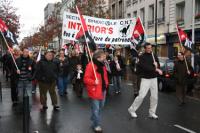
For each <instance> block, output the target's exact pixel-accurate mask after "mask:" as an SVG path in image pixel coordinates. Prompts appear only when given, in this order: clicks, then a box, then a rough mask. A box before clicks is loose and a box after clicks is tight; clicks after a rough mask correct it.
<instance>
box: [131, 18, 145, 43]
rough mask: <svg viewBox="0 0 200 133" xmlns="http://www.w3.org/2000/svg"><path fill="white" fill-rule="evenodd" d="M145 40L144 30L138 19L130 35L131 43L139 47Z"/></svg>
mask: <svg viewBox="0 0 200 133" xmlns="http://www.w3.org/2000/svg"><path fill="white" fill-rule="evenodd" d="M144 40H145V30H144V28H143V25H142V22H141V20H140V18H139V17H138V18H137V20H136V24H135V28H134V30H133V34H132V43H133V45H134V46H135V45H136V46H137V45H138V46H140V45H141V44H142V43H143V42H144Z"/></svg>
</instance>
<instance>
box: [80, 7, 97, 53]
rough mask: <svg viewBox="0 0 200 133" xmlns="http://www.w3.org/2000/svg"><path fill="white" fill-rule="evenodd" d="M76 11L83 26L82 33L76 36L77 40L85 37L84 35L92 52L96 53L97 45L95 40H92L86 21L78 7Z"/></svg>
mask: <svg viewBox="0 0 200 133" xmlns="http://www.w3.org/2000/svg"><path fill="white" fill-rule="evenodd" d="M76 10H77V12H78V15H79V18H80V20H81V25H82V28H81V29H80V31H79V32H78V33H77V35H76V39H80V38H82V37H84V35H85V38H86V40H85V41H86V42H87V43H88V46H89V48H90V50H91V51H95V50H96V44H95V42H94V39H93V38H92V36H91V34H90V33H89V31H88V28H87V25H86V22H85V19H84V18H83V16H82V15H81V13H80V11H79V9H78V7H76Z"/></svg>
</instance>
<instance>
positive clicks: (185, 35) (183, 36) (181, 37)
mask: <svg viewBox="0 0 200 133" xmlns="http://www.w3.org/2000/svg"><path fill="white" fill-rule="evenodd" d="M177 29H178V36H179V39H180V41H181V42H184V41H186V38H188V37H187V34H186V33H185V32H184V31H183V30H182V29H181V28H179V27H178V25H177Z"/></svg>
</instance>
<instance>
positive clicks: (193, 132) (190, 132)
mask: <svg viewBox="0 0 200 133" xmlns="http://www.w3.org/2000/svg"><path fill="white" fill-rule="evenodd" d="M174 126H175V127H177V128H180V129H182V130H184V131H186V132H188V133H196V132H195V131H192V130H190V129H188V128H185V127H182V126H180V125H177V124H175V125H174Z"/></svg>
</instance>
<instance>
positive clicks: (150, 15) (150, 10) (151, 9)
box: [149, 5, 154, 21]
mask: <svg viewBox="0 0 200 133" xmlns="http://www.w3.org/2000/svg"><path fill="white" fill-rule="evenodd" d="M149 20H150V21H153V20H154V5H150V6H149Z"/></svg>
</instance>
